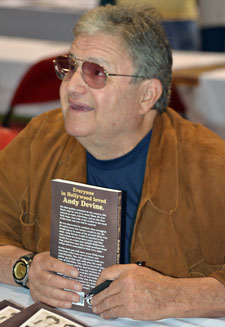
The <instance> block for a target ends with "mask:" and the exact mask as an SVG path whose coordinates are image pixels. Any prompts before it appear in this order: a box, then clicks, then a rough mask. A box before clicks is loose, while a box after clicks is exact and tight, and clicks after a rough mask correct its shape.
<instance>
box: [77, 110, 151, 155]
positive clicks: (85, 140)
mask: <svg viewBox="0 0 225 327" xmlns="http://www.w3.org/2000/svg"><path fill="white" fill-rule="evenodd" d="M156 116H157V111H156V110H154V111H153V110H151V114H150V115H146V117H145V119H144V120H143V122H142V124H141V125H140V126H139V128H137V129H136V130H135V131H132V132H131V133H129V132H127V133H122V134H121V135H118V136H117V137H113V138H104V139H101V140H99V139H98V140H96V139H93V137H92V136H90V137H76V139H77V140H78V141H79V142H80V143H81V144H82V145H83V146H84V148H85V149H86V150H87V151H88V152H89V153H91V154H92V156H94V157H95V158H96V159H99V160H110V159H115V158H119V157H121V156H123V155H125V154H127V153H128V152H130V151H131V150H133V149H134V148H135V146H136V145H137V144H138V143H139V142H140V141H141V140H142V139H143V138H144V137H145V136H146V135H147V134H148V133H149V132H150V130H151V129H152V127H153V123H154V120H155V118H156Z"/></svg>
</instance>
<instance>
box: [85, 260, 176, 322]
mask: <svg viewBox="0 0 225 327" xmlns="http://www.w3.org/2000/svg"><path fill="white" fill-rule="evenodd" d="M106 279H112V280H113V282H112V283H111V284H110V286H109V287H108V288H107V289H105V290H104V291H102V292H100V293H99V294H97V295H95V296H94V297H93V299H92V301H91V304H92V307H93V312H94V313H97V314H100V315H101V316H102V317H103V318H116V317H129V318H133V319H140V320H157V319H161V318H165V317H169V316H171V309H172V307H173V305H174V302H173V299H174V296H175V289H174V283H175V279H173V278H170V277H167V276H163V275H161V274H159V273H157V272H155V271H153V270H151V269H148V268H145V267H139V266H137V265H135V264H128V265H114V266H111V267H109V268H106V269H105V270H103V271H102V273H101V275H100V277H99V279H98V282H97V285H98V284H99V283H101V282H103V281H104V280H106Z"/></svg>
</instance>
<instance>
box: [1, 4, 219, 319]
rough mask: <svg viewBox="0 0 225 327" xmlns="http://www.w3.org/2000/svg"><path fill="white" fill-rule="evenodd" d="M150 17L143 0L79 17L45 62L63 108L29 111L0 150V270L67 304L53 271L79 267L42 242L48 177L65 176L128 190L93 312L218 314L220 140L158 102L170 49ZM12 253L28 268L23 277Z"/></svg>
mask: <svg viewBox="0 0 225 327" xmlns="http://www.w3.org/2000/svg"><path fill="white" fill-rule="evenodd" d="M159 21H160V20H159V18H158V17H157V15H156V13H155V12H154V10H153V9H151V8H147V7H145V8H140V7H139V8H134V7H133V8H132V7H131V8H129V7H119V6H106V7H98V8H96V9H94V10H92V11H90V12H88V13H86V14H85V15H84V16H83V17H81V18H80V20H79V21H78V23H77V25H76V27H75V29H74V34H75V40H74V42H73V43H72V45H71V48H70V49H69V53H68V54H67V55H65V56H60V57H58V58H56V59H55V61H54V64H55V69H56V73H57V75H58V76H59V78H60V79H62V84H61V89H60V97H61V104H62V110H59V109H57V110H53V111H50V112H48V113H45V114H43V115H41V116H39V117H36V118H34V119H33V120H32V121H31V123H29V124H28V126H27V127H26V128H25V129H24V130H23V131H22V132H21V133H20V134H19V135H18V137H16V139H15V140H14V141H13V142H12V143H11V144H10V145H9V146H8V147H6V148H5V149H4V150H3V151H1V152H0V245H1V247H0V266H1V270H0V280H1V282H5V283H11V284H15V282H17V283H19V284H22V285H21V286H25V287H29V288H30V292H31V296H32V297H33V299H34V300H39V301H42V302H45V303H47V304H49V305H52V306H57V307H64V308H69V307H71V305H72V301H73V302H76V301H79V296H78V294H76V293H74V292H70V291H68V289H71V290H75V291H81V290H82V285H81V284H80V283H79V282H77V281H76V280H73V279H65V278H63V277H61V276H59V275H56V274H55V272H59V273H64V274H67V275H68V276H71V277H77V276H78V274H79V272H78V270H77V269H76V267H71V266H68V265H66V264H65V263H63V262H60V261H59V260H57V259H55V258H52V257H50V255H49V252H48V250H49V243H50V242H49V239H50V207H51V205H50V181H51V179H52V178H63V179H68V180H73V181H77V182H84V183H85V182H87V183H89V184H93V185H99V186H104V187H111V188H117V189H122V190H124V191H126V193H127V199H126V215H125V218H124V219H125V225H126V230H125V231H124V233H123V235H122V242H123V249H122V260H121V264H119V265H115V266H111V267H108V268H106V269H104V270H103V271H102V273H101V274H100V277H99V280H98V283H100V282H102V281H103V280H106V279H110V280H113V282H112V283H111V284H110V286H109V287H108V288H107V289H105V290H104V291H102V292H101V293H99V294H98V295H96V296H94V297H93V299H92V306H93V312H95V313H97V314H100V315H101V316H102V317H104V318H114V317H131V318H134V319H143V320H155V319H160V318H165V317H191V316H195V317H201V316H207V317H209V316H212V317H215V316H224V315H225V309H224V303H225V287H224V285H225V271H224V257H225V241H224V235H225V219H224V218H225V217H224V212H225V201H224V190H225V173H224V172H225V143H224V141H222V140H221V139H220V138H219V137H217V136H216V135H215V134H213V133H212V132H210V131H209V130H207V129H206V128H205V127H203V126H200V125H197V124H193V123H191V122H188V121H186V120H184V119H183V118H181V117H180V116H179V115H178V114H177V113H175V112H174V111H173V110H171V109H169V108H167V103H168V98H169V90H170V83H171V66H172V59H171V50H170V47H169V44H168V40H167V38H166V37H165V34H164V31H163V29H162V28H161V25H160V23H159ZM18 158H19V160H18ZM36 253H37V254H36ZM24 256H25V258H24ZM21 257H22V258H21ZM18 259H19V260H20V261H21V260H22V261H25V265H26V267H27V268H29V271H28V272H27V273H25V276H24V279H23V281H22V282H19V281H18V280H17V279H16V277H15V276H14V277H13V274H12V269H13V266H14V267H15V263H16V262H17V261H18ZM138 260H141V261H144V262H145V264H146V267H139V266H137V265H135V264H133V263H134V262H136V261H138ZM27 270H28V269H27ZM190 277H191V278H190Z"/></svg>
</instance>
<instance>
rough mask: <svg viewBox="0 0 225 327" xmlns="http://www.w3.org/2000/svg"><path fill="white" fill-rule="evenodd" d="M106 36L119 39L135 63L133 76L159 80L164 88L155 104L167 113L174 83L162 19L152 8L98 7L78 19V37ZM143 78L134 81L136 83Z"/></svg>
mask: <svg viewBox="0 0 225 327" xmlns="http://www.w3.org/2000/svg"><path fill="white" fill-rule="evenodd" d="M97 33H104V34H108V35H111V36H116V37H119V38H120V39H121V40H122V42H123V43H124V45H125V47H126V49H127V51H128V54H129V55H130V57H131V59H132V61H133V64H134V72H133V74H134V75H140V76H146V79H147V78H149V79H151V78H157V79H158V80H160V82H161V84H162V88H163V92H162V95H161V97H160V98H159V99H158V101H157V102H156V104H155V109H157V110H158V111H159V112H163V111H165V110H166V107H167V105H168V101H169V96H170V87H171V80H172V52H171V47H170V45H169V41H168V39H167V36H166V34H165V31H164V29H163V27H162V25H161V16H160V15H159V14H158V13H157V12H156V11H155V9H154V8H152V7H149V6H140V5H138V6H133V5H132V6H119V5H115V6H111V5H107V6H99V7H97V8H95V9H92V10H90V11H88V12H86V13H85V14H84V15H83V16H81V17H80V19H79V20H78V22H77V24H76V26H75V28H74V35H75V37H77V36H79V35H89V36H92V35H95V34H97ZM138 80H140V78H133V82H134V83H137V82H138Z"/></svg>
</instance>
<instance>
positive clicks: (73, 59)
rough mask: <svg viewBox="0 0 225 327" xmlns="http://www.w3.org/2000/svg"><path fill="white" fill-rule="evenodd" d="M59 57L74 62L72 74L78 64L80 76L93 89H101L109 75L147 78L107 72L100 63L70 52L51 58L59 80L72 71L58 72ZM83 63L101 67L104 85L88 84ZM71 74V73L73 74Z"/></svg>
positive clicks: (138, 76)
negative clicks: (77, 56) (80, 57)
mask: <svg viewBox="0 0 225 327" xmlns="http://www.w3.org/2000/svg"><path fill="white" fill-rule="evenodd" d="M60 59H61V60H62V59H64V60H65V59H68V60H69V59H70V60H72V61H73V62H74V66H75V69H74V72H73V74H74V73H75V72H76V71H77V68H78V66H79V67H81V71H82V77H83V80H84V82H85V84H86V85H88V86H89V87H90V88H93V89H102V88H103V87H105V85H106V82H107V78H108V77H109V76H122V77H135V78H142V79H147V78H148V77H146V76H140V75H127V74H114V73H109V72H108V71H107V70H106V69H105V68H104V67H103V66H102V65H100V64H98V63H96V62H93V61H89V60H83V59H79V58H75V57H73V56H72V55H70V54H65V55H61V56H58V57H56V58H55V59H53V63H54V68H55V72H56V76H57V77H58V78H59V79H60V80H64V79H65V78H66V76H67V74H68V73H70V72H72V70H71V71H68V72H67V73H66V74H64V76H63V73H60V70H59V68H58V61H60ZM85 63H90V64H95V65H98V66H99V67H101V68H102V69H103V72H104V74H105V80H104V85H103V86H102V87H96V88H95V87H93V86H91V85H89V84H88V82H87V80H86V79H85V72H84V70H83V64H85ZM73 74H72V75H73ZM72 75H70V77H69V78H68V79H70V78H71V77H72Z"/></svg>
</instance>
